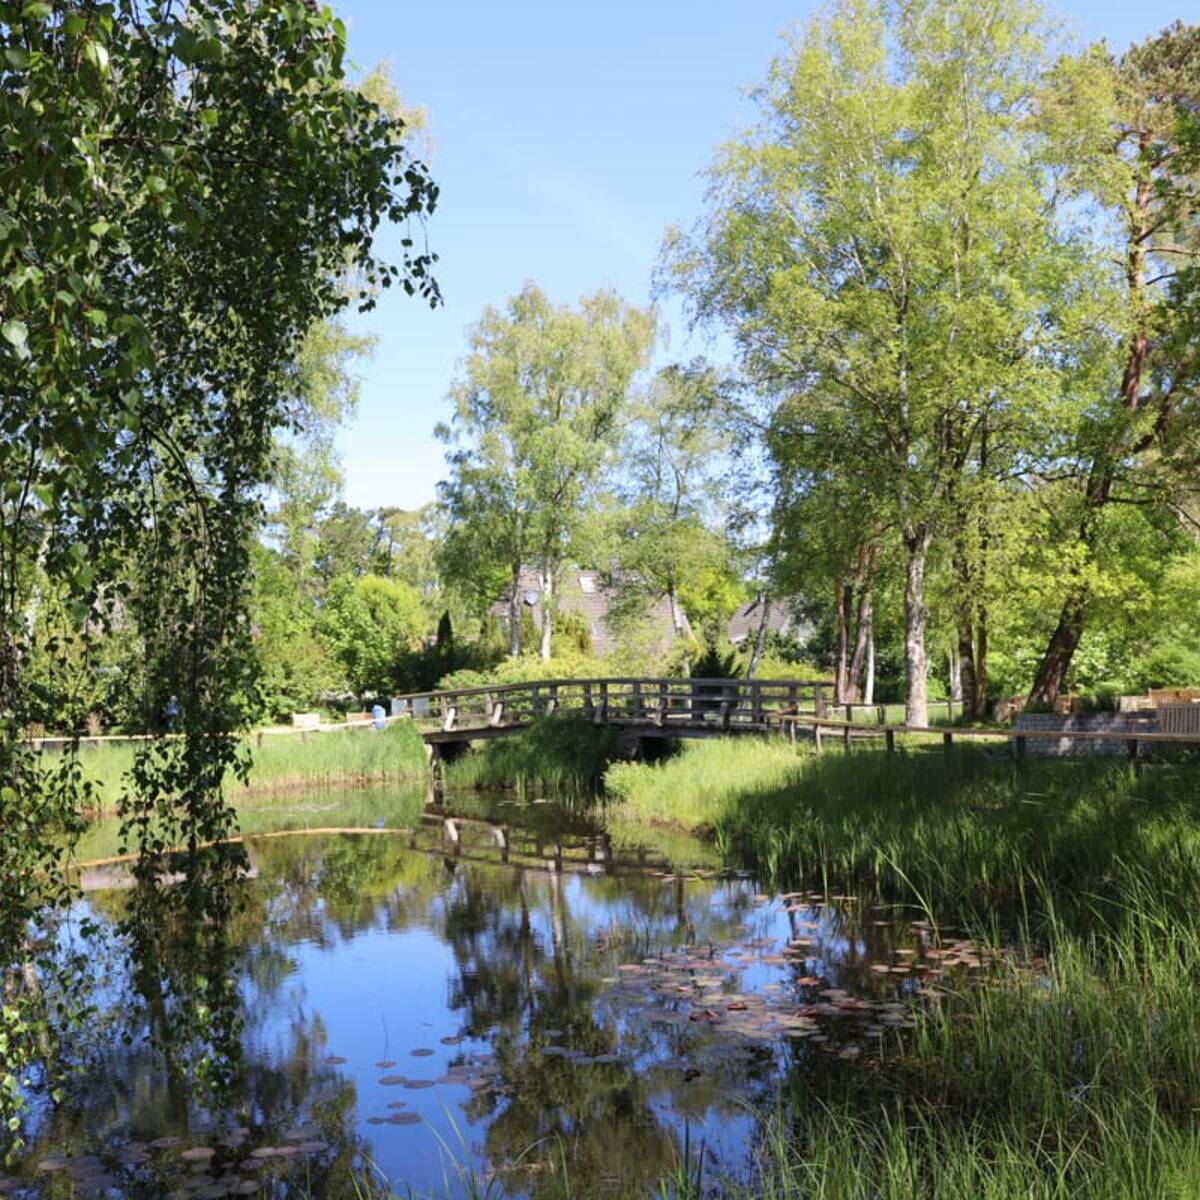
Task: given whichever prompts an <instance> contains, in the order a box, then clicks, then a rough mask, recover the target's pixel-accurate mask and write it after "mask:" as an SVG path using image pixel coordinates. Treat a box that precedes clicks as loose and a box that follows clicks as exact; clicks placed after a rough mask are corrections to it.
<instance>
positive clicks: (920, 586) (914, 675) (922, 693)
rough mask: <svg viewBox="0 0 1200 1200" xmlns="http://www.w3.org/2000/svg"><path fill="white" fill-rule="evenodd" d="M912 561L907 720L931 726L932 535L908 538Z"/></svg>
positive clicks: (907, 603)
mask: <svg viewBox="0 0 1200 1200" xmlns="http://www.w3.org/2000/svg"><path fill="white" fill-rule="evenodd" d="M905 543H906V549H907V551H908V560H907V562H906V564H905V572H904V680H905V685H906V688H907V695H906V697H905V701H904V720H905V722H906V723H907V724H909V725H928V724H929V691H928V676H929V663H928V660H927V659H926V657H925V629H926V625H927V623H928V613H927V612H926V609H925V559H926V556H927V555H928V553H929V534H928V532H926V531H924V530H920V531H917V532H914V533H912V534H910V535H909V536H906V538H905Z"/></svg>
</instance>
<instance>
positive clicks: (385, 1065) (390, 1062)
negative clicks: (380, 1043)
mask: <svg viewBox="0 0 1200 1200" xmlns="http://www.w3.org/2000/svg"><path fill="white" fill-rule="evenodd" d="M375 1065H376V1066H377V1067H378V1068H379V1069H380V1070H381V1071H387V1070H390V1069H391V1068H392V1067H394V1066H395V1065H396V1060H395V1059H394V1058H381V1059H380V1060H379V1062H377V1063H376V1064H375Z"/></svg>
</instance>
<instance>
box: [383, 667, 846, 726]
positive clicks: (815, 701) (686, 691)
mask: <svg viewBox="0 0 1200 1200" xmlns="http://www.w3.org/2000/svg"><path fill="white" fill-rule="evenodd" d="M828 687H829V685H828V684H827V683H826V682H825V681H822V680H812V679H752V680H746V679H674V678H661V677H632V676H613V677H609V678H603V679H545V680H535V681H531V682H527V683H511V684H502V685H494V686H485V687H475V688H458V689H453V690H447V691H440V692H416V693H411V694H409V695H406V696H398V697H395V700H396V703H397V707H398V708H400V710H401V711H404V712H407V713H409V714H410V715H412V716H413V717H415V718H416V719H417V720H419V721H426V722H428V723H430V724H434V723H436V724H438V725H440V726H441V728H442V729H443V730H444V731H446V732H451V731H454V730H463V729H483V728H488V727H491V728H505V727H511V726H513V725H521V724H526V723H528V722H529V721H532V720H534V719H536V718H538V717H545V716H551V715H559V716H562V715H568V714H570V715H575V716H580V717H585V718H587V719H589V720H592V721H594V722H595V723H597V724H609V723H616V724H630V723H634V724H636V723H645V724H648V725H659V726H664V727H667V726H670V725H673V724H681V725H689V726H694V725H699V724H704V725H713V726H716V727H719V728H724V729H737V728H754V729H760V728H761V729H765V728H768V727H769V726H771V725H772V724H773V723H774V724H776V725H777V724H778V721H779V719H780V717H782V716H784V715H787V714H792V715H797V714H801V713H806V712H807V713H813V714H821V715H824V713H825V712H826V709H827V704H826V701H825V696H826V694H827V691H828Z"/></svg>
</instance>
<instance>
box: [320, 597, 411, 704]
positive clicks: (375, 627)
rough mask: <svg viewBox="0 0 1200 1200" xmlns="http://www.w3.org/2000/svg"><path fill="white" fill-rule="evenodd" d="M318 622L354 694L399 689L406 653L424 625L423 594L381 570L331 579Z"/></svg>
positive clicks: (376, 693) (409, 650)
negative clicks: (323, 609) (354, 576)
mask: <svg viewBox="0 0 1200 1200" xmlns="http://www.w3.org/2000/svg"><path fill="white" fill-rule="evenodd" d="M321 627H322V631H323V634H324V636H325V638H326V639H327V640H328V643H329V646H330V650H331V652H332V654H333V655H334V657H335V658H336V659H337V661H338V663H339V665H340V667H341V670H342V674H343V679H344V681H345V683H346V686H347V687H349V689H350V690H351V691H352V692H353V693H354V694H355V695H356V696H383V695H387V694H388V693H389V692H392V691H395V690H396V689H397V677H398V674H399V671H400V664H401V663H402V662H403V660H404V657H405V656H406V655H407V654H408V653H410V652H412V651H413V650H415V649H417V647H418V646H419V644H420V639H421V635H422V633H423V632H424V629H425V610H424V607H423V606H422V604H421V598H420V596H418V595H417V593H416V592H415V591H414V590H413V588H411V587H410V586H409V585H408V584H406V583H402V582H400V581H399V580H396V579H385V578H384V577H383V576H380V575H363V576H360V577H359V578H357V579H351V578H348V577H346V576H342V577H341V578H338V579H335V580H334V581H333V584H332V585H331V586H330V589H329V597H328V600H327V602H326V606H325V611H324V612H323V614H322V620H321Z"/></svg>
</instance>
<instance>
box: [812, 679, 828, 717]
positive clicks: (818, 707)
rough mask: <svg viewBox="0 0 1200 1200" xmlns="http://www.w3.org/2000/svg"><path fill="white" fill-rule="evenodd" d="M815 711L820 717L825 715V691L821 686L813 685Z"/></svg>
mask: <svg viewBox="0 0 1200 1200" xmlns="http://www.w3.org/2000/svg"><path fill="white" fill-rule="evenodd" d="M813 711H814V712H815V713H816V715H817V716H818V717H823V716H824V715H825V689H824V688H823V687H822V686H821V685H820V684H819V683H814V684H813Z"/></svg>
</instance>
